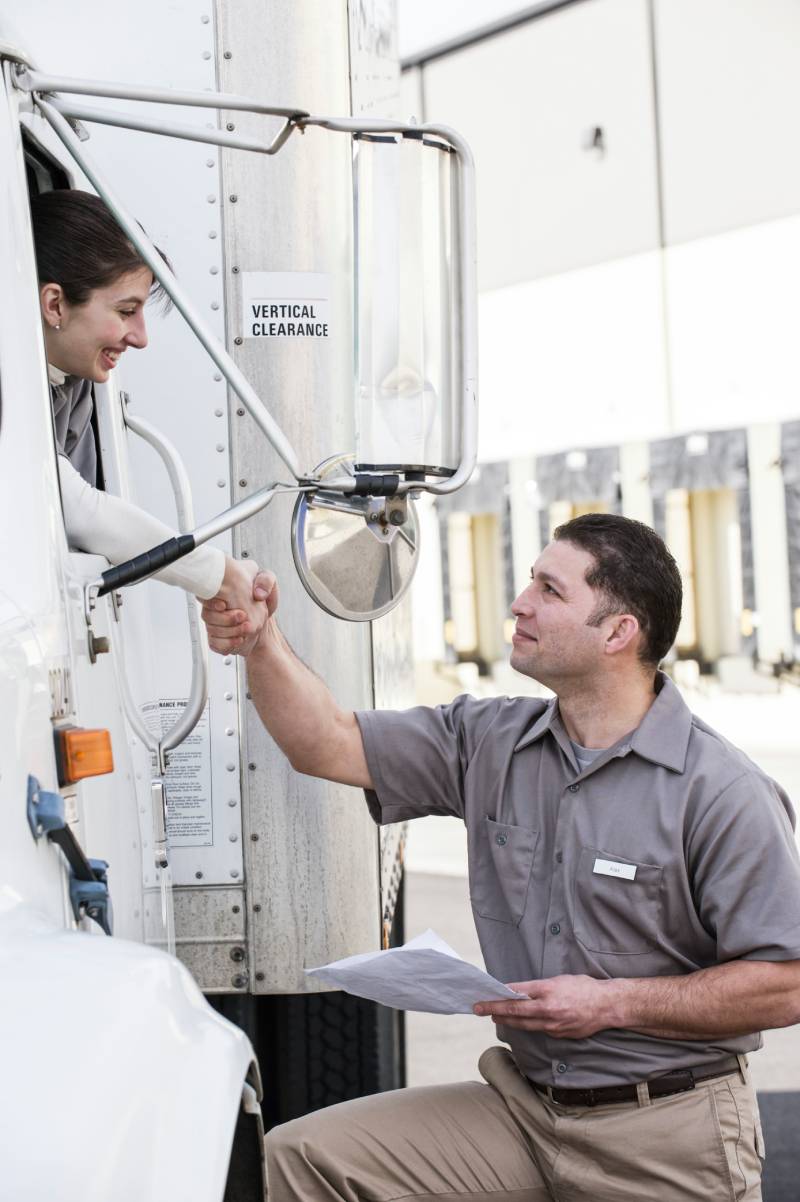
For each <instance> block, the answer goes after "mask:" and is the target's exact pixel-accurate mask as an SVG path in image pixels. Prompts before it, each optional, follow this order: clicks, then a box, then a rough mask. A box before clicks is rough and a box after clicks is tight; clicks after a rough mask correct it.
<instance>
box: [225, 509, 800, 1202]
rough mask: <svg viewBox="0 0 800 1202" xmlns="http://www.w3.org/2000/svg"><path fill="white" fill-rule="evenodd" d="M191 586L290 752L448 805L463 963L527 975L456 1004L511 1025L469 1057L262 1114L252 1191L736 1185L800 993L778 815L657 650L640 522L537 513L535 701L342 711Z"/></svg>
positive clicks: (772, 790)
mask: <svg viewBox="0 0 800 1202" xmlns="http://www.w3.org/2000/svg"><path fill="white" fill-rule="evenodd" d="M261 582H262V584H263V589H262V595H263V596H269V601H268V605H269V609H270V612H271V613H274V611H275V608H276V606H277V589H273V588H272V584H273V582H272V581H271V580H269V579H266V578H264V577H262V578H261ZM270 590H272V591H270ZM216 604H218V603H214V602H209V603H207V605H206V618H207V621H208V623H209V631H210V635H211V642H212V646H214V648H215V649H216V650H220V651H223V652H224V651H231V650H235V649H239V650H242V651H244V652H246V653H248V668H249V679H250V688H251V691H252V695H253V699H254V701H255V704H256V706H257V707H258V711H259V713H260V715H261V717H262V719H263V721H264V722H265V724H266V725H267V727H268V729H269V730H270V732H271V733H272V735H273V736H274V738H275V740H276V742H277V743H278V744H279V746H280V747H281V748H282V749H283V751H284V752H285V753H286V755H287V756H288V758H289V760H290V761H291V763H292V765H293V766H294V768H295V769H297V771H299V772H304V773H309V774H311V775H315V776H322V777H326V778H329V779H332V780H337V781H342V782H345V783H349V784H353V785H358V786H361V787H362V788H363V789H365V790H366V795H367V803H368V805H369V807H370V811H371V813H372V815H373V817H374V818H375V820H376V821H377V822H397V821H401V820H405V819H408V818H416V817H419V816H421V815H425V814H450V815H452V816H453V817H456V818H460V819H461V820H462V821H463V822H464V823H465V824H466V826H467V830H468V836H469V873H470V892H471V897H472V905H473V911H474V916H475V923H476V926H477V929H478V934H479V936H480V941H481V947H482V950H483V955H484V959H485V961H486V966H487V968H488V970H489V972H490V973H492V974H493V975H494V976H496V977H499V978H500V979H501V980H503V981H507V982H509V983H510V984H512V985H513V987H514V988H515V989H516V990H517V991H519V992H521V993H525V994H527V999H526V1000H523V1001H518V1002H517V1001H511V1002H488V1003H484V1004H480V1005H477V1006H476V1012H477V1013H479V1014H485V1015H487V1016H490V1017H492V1018H493V1019H494V1020H495V1022H496V1023H497V1024H498V1035H499V1038H500V1039H502V1040H503V1041H504V1042H505V1043H507V1044H508V1045H509V1046H510V1049H511V1050H510V1051H508V1050H507V1049H506V1048H500V1047H494V1048H491V1049H490V1050H489V1051H487V1052H486V1053H484V1055H483V1056H482V1058H481V1061H480V1066H479V1067H480V1071H481V1074H482V1076H483V1078H484V1080H485V1082H486V1084H481V1083H479V1082H465V1083H463V1084H458V1085H448V1086H440V1087H435V1088H429V1089H412V1090H403V1091H399V1092H395V1093H388V1094H382V1095H380V1096H379V1097H371V1098H366V1099H363V1100H360V1101H356V1102H350V1103H344V1104H342V1105H340V1106H335V1107H331V1108H329V1109H328V1110H325V1111H320V1112H318V1113H316V1114H314V1115H310V1116H308V1117H306V1118H303V1119H299V1120H296V1121H295V1122H292V1123H287V1124H285V1125H284V1126H282V1127H279V1128H276V1129H275V1130H274V1131H273V1132H271V1133H270V1135H269V1136H268V1139H267V1155H268V1162H269V1184H270V1199H271V1202H285V1200H288V1199H295V1198H302V1199H308V1200H312V1199H320V1200H322V1199H326V1200H328V1202H332V1200H334V1199H348V1200H349V1202H356V1200H360V1199H364V1198H368V1199H371V1200H380V1202H389V1200H393V1199H400V1198H403V1199H410V1198H413V1199H417V1200H420V1199H421V1200H426V1199H432V1198H434V1197H436V1198H438V1199H440V1200H441V1198H442V1196H446V1197H447V1198H454V1199H455V1198H458V1199H466V1198H469V1199H489V1197H490V1196H496V1195H498V1194H500V1195H503V1196H504V1197H509V1198H514V1199H519V1200H522V1199H526V1200H530V1202H537V1200H539V1199H542V1200H544V1199H553V1198H555V1199H557V1200H559V1202H567V1200H569V1202H573V1200H577V1199H585V1200H586V1202H589V1200H591V1202H601V1200H605V1199H609V1200H611V1199H614V1200H616V1199H630V1200H631V1202H633V1200H634V1199H635V1200H636V1202H643V1200H645V1199H647V1200H650V1199H653V1200H657V1202H677V1200H678V1199H680V1200H681V1202H685V1200H687V1199H698V1200H699V1199H701V1198H702V1199H704V1200H711V1199H728V1200H729V1202H734V1200H737V1202H738V1200H740V1199H747V1200H748V1202H751V1200H752V1199H757V1198H760V1197H761V1192H760V1176H761V1158H762V1156H763V1142H762V1138H761V1131H760V1126H759V1120H758V1111H757V1106H756V1102H755V1098H754V1095H753V1091H752V1088H751V1085H750V1083H749V1079H748V1071H747V1060H746V1055H747V1053H748V1052H751V1051H754V1050H755V1049H757V1048H758V1047H759V1046H760V1045H761V1036H760V1034H759V1031H760V1030H762V1029H763V1028H765V1027H781V1026H787V1025H789V1024H791V1023H794V1022H797V1021H798V1020H799V1019H800V865H799V864H798V855H797V850H796V846H795V842H794V837H793V833H792V827H793V821H794V815H793V811H792V808H791V805H790V803H789V800H788V798H787V797H786V795H785V794H784V793H783V791H782V790H781V789H780V788H779V787H778V786H777V785H776V784H775V783H774V782H773V781H771V780H770V779H769V778H768V777H766V776H765V775H764V773H763V772H761V771H760V769H758V768H757V767H756V766H755V765H754V764H753V763H751V761H750V760H748V759H747V757H746V756H745V755H743V754H742V753H741V752H740V751H738V750H737V749H736V748H734V747H732V746H731V745H730V744H729V743H727V742H726V741H725V740H724V739H723V738H721V737H720V736H719V735H717V734H716V733H715V732H714V731H712V730H710V729H709V728H708V727H707V726H705V725H704V723H702V722H701V721H700V720H699V719H697V718H695V717H694V716H693V715H692V714H691V713H690V712H689V710H688V709H687V707H686V705H685V704H684V702H683V700H682V699H681V697H680V695H679V693H678V691H677V689H676V688H675V686H674V685H673V684H672V682H671V681H670V680H669V679H668V678H667V677H666V676H664V675H663V674H661V673H660V672H658V670H657V669H658V664H659V662H660V660H661V659H662V658H663V656H664V655H665V654H666V652H667V651H668V650H669V648H670V646H671V645H672V643H673V641H674V638H675V635H676V632H677V629H678V623H679V620H680V605H681V583H680V576H679V574H678V570H677V567H676V565H675V563H674V561H673V559H672V557H671V556H670V554H669V552H668V551H667V549H666V547H665V546H664V544H663V543H662V541H661V540H660V539H659V538H658V536H657V535H655V534H654V533H653V531H652V530H650V529H649V528H648V527H646V526H644V525H642V524H641V523H639V522H633V521H630V520H628V519H626V518H621V517H617V516H614V515H601V514H593V515H589V516H586V517H581V518H576V519H574V520H573V521H571V522H568V523H567V524H566V525H564V526H562V527H560V528H559V529H558V530H557V531H556V532H555V536H554V540H553V541H552V542H551V543H550V544H549V545H548V546H547V547H546V548H545V550H544V551H543V553H542V554H541V556H540V557H539V559H538V560H537V562H536V564H535V565H534V567H533V569H532V572H531V582H530V584H529V586H528V587H527V588H526V589H525V591H524V592H523V593H522V594H521V595H520V596H519V597H518V598H517V600H516V601H515V602H514V605H513V607H512V610H513V613H514V615H515V616H516V619H517V625H516V633H515V635H514V648H513V653H512V658H511V663H512V665H513V666H514V667H515V668H516V669H517V670H518V671H520V672H522V673H524V674H525V675H528V676H531V677H533V678H534V679H536V680H539V681H541V682H542V683H543V684H545V685H547V686H548V687H549V688H551V689H552V690H553V691H554V692H555V694H556V697H555V698H554V699H553V700H552V701H549V702H545V701H542V700H533V699H527V698H516V699H513V698H512V699H509V698H492V699H490V700H483V701H477V700H475V699H473V698H470V697H459V698H458V699H457V700H456V701H454V702H453V703H452V705H448V706H442V707H439V708H437V709H427V708H417V709H412V710H408V711H406V712H368V713H360V714H353V713H347V712H345V711H343V710H341V709H340V708H339V707H338V706H337V705H336V703H335V702H334V700H333V698H332V697H331V695H330V694H329V692H328V690H327V689H326V688H325V686H324V685H323V684H322V682H321V681H320V680H319V679H318V678H317V677H316V676H314V675H313V674H312V673H311V672H310V671H309V670H308V669H307V668H306V667H305V666H304V665H303V664H302V663H301V662H300V661H299V660H298V659H297V658H296V656H295V655H294V654H293V652H292V651H291V649H290V648H289V646H288V644H287V643H286V641H285V640H284V638H283V636H282V635H281V633H280V631H279V630H278V627H277V625H276V623H275V620H274V618H273V617H271V618H270V620H269V622H268V623H267V626H266V627H265V629H264V631H263V633H262V634H261V635H260V636H259V638H258V641H257V644H256V646H255V647H254V648H249V647H247V645H244V646H241V645H238V644H237V642H236V640H235V639H234V638H231V637H230V636H231V634H232V632H233V630H234V628H235V624H236V620H237V619H236V615H235V614H230V613H227V612H224V613H220V612H217V610H216Z"/></svg>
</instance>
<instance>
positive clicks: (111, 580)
mask: <svg viewBox="0 0 800 1202" xmlns="http://www.w3.org/2000/svg"><path fill="white" fill-rule="evenodd" d="M190 551H194V535H193V534H179V535H177V536H176V537H175V538H168V539H167V541H166V542H165V543H161V545H160V546H158V547H153V548H152V549H151V550H150V551H143V552H142V554H141V555H137V556H136V558H135V559H129V560H127V561H126V562H125V563H118V564H117V566H116V567H114V568H109V569H108V571H106V572H103V575H102V576H101V580H102V581H103V586H102V588H100V589H98V592H97V595H98V597H105V595H106V593H110V592H111V591H112V590H113V589H116V588H124V586H125V585H126V584H136V582H137V581H138V580H144V578H145V576H151V575H152V574H153V572H160V571H161V569H162V568H166V567H168V565H169V564H171V563H174V562H175V560H176V559H181V558H182V557H183V556H184V555H188V554H189V552H190Z"/></svg>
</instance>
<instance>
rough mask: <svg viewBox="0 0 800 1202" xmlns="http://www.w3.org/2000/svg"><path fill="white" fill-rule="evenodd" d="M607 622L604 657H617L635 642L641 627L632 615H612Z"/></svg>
mask: <svg viewBox="0 0 800 1202" xmlns="http://www.w3.org/2000/svg"><path fill="white" fill-rule="evenodd" d="M609 622H610V625H609V632H608V634H607V635H606V641H605V646H604V651H605V653H606V655H619V653H620V652H621V651H625V650H626V648H628V647H630V646H631V644H632V643H634V642H635V641H636V639H637V638H638V635H639V632H640V630H641V627H640V626H639V622H638V619H637V618H635V617H634V616H633V614H612V615H611V617H610V619H609Z"/></svg>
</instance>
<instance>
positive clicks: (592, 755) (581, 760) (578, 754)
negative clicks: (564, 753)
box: [570, 739, 606, 772]
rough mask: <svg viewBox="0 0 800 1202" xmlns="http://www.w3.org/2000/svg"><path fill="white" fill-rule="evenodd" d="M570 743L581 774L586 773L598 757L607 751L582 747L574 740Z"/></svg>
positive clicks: (599, 748)
mask: <svg viewBox="0 0 800 1202" xmlns="http://www.w3.org/2000/svg"><path fill="white" fill-rule="evenodd" d="M570 743H571V744H572V750H573V751H574V752H575V759H576V760H577V761H578V767H579V769H580V770H581V772H585V771H586V769H587V768H589V767H591V765H592V764H593V763H594V761H595V760H596V759H597V757H598V756H599V755H602V754H603V752H604V751H605V750H606V748H605V747H581V745H580V743H576V742H575V740H574V739H570Z"/></svg>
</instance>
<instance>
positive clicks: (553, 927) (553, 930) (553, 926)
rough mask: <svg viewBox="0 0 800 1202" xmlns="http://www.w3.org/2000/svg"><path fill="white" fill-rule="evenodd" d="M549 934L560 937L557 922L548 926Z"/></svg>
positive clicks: (559, 928)
mask: <svg viewBox="0 0 800 1202" xmlns="http://www.w3.org/2000/svg"><path fill="white" fill-rule="evenodd" d="M550 934H551V935H560V934H561V927H560V926H559V925H558V923H557V922H553V923H551V924H550Z"/></svg>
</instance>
